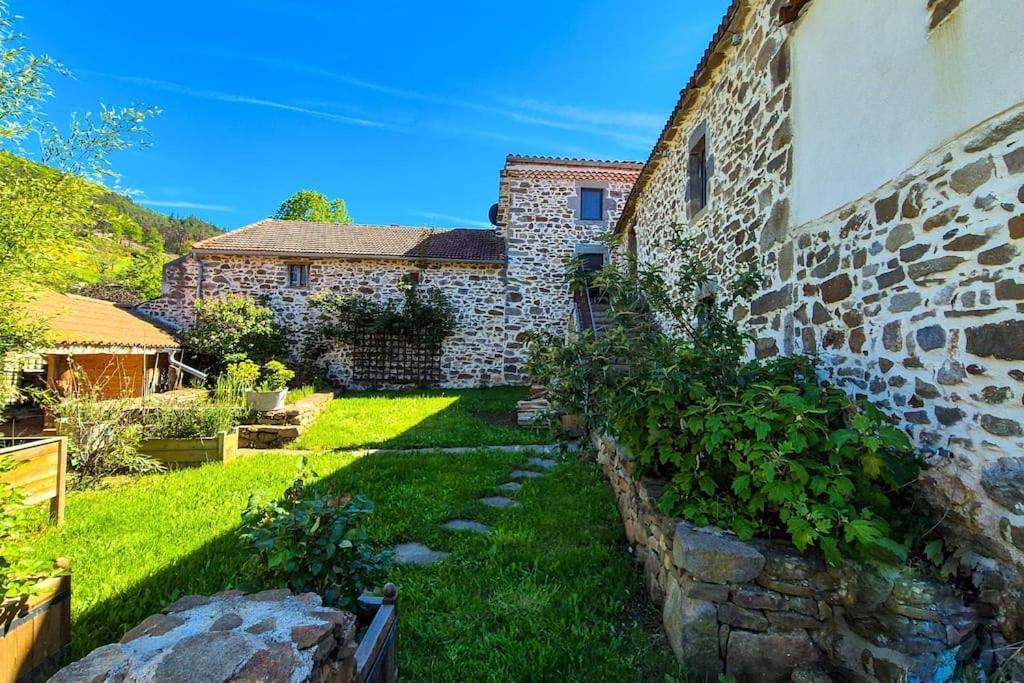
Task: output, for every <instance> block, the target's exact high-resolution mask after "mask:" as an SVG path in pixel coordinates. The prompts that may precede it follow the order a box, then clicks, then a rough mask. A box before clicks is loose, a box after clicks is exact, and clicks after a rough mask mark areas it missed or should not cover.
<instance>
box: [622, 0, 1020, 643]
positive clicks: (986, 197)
mask: <svg viewBox="0 0 1024 683" xmlns="http://www.w3.org/2000/svg"><path fill="white" fill-rule="evenodd" d="M1021 26H1024V4H1022V3H1019V2H1015V1H1014V0H992V1H991V2H977V1H972V0H962V1H961V0H952V1H940V0H900V1H899V2H891V0H858V2H844V1H837V0H810V1H808V0H792V1H789V2H785V1H782V0H735V1H734V2H732V3H731V6H730V7H729V10H728V12H727V15H726V17H725V18H724V20H723V22H722V24H721V26H720V27H719V29H718V31H717V33H716V35H715V37H714V39H713V41H712V44H711V46H710V47H709V48H708V50H707V52H706V53H705V56H704V58H703V60H702V62H701V63H700V65H699V66H698V68H697V70H696V72H695V73H694V74H693V77H692V79H691V80H690V82H689V84H688V85H687V86H686V87H685V88H684V90H683V91H682V93H681V95H680V98H679V102H678V104H677V106H676V108H675V110H674V111H673V112H672V115H671V117H670V119H669V120H668V122H667V124H666V126H665V128H664V130H663V132H662V134H661V136H660V138H659V140H658V142H657V144H656V145H655V147H654V149H653V151H652V153H651V155H650V158H649V160H648V162H647V164H646V166H645V168H644V171H643V173H642V174H641V176H640V178H639V180H638V181H637V183H636V185H635V187H634V188H633V190H632V192H631V194H630V196H629V198H628V200H627V202H626V206H625V208H624V210H623V215H622V217H621V218H620V221H619V223H618V225H617V232H618V235H619V238H620V242H619V244H620V247H619V248H621V249H623V250H626V249H629V250H633V251H635V253H636V255H637V258H638V260H639V261H640V262H641V263H648V264H649V263H660V264H662V265H664V266H666V268H667V269H668V270H669V271H671V268H672V265H673V260H672V256H671V255H670V254H669V252H668V250H667V248H666V245H667V240H666V238H667V235H668V234H669V230H670V229H672V228H671V226H673V225H674V224H675V225H678V226H681V227H682V229H683V230H685V231H686V232H687V234H689V235H691V236H692V237H694V238H695V239H696V241H697V247H696V248H697V249H699V252H700V255H701V256H702V257H703V258H704V259H705V260H707V261H708V262H711V263H714V264H715V266H716V268H717V269H718V270H719V271H720V272H721V273H723V274H724V275H725V276H727V275H729V274H731V273H733V272H735V271H736V270H737V269H740V268H745V267H746V264H747V263H748V262H751V261H753V262H756V263H757V264H758V265H759V266H760V269H761V271H762V272H763V273H764V275H765V278H766V287H765V289H764V290H763V293H762V294H761V295H760V296H758V297H757V298H755V299H754V300H753V301H751V302H749V305H742V306H740V307H738V308H737V309H736V310H735V311H734V317H735V318H736V319H737V320H741V321H743V323H744V324H745V326H746V327H747V329H749V330H751V331H752V332H753V333H754V334H755V335H756V337H757V342H756V346H755V348H754V349H752V353H754V354H756V355H757V356H758V357H761V358H768V357H772V356H775V355H779V354H792V353H807V354H814V355H816V356H818V357H819V358H820V360H821V369H822V371H823V373H824V375H825V378H826V379H828V380H829V381H831V382H833V383H835V384H836V385H838V386H841V387H843V388H845V389H846V390H847V391H848V392H849V393H850V394H851V395H854V396H858V397H866V398H869V399H871V400H872V401H875V402H877V403H879V404H881V405H882V406H884V407H885V408H886V409H887V411H888V412H889V413H891V414H893V415H894V416H896V418H898V419H899V421H900V422H901V424H902V426H903V427H904V428H905V429H906V431H907V432H908V433H909V434H910V435H911V436H912V437H913V439H914V441H915V442H916V445H917V446H918V447H919V448H920V450H921V451H922V452H923V453H924V454H926V456H927V457H928V459H929V461H930V465H931V468H930V469H929V470H928V471H927V476H928V477H929V481H928V486H927V487H926V488H927V491H928V492H929V494H930V495H931V497H932V498H933V500H934V502H935V503H936V504H937V506H938V510H939V511H940V512H941V513H942V514H943V515H944V516H943V522H944V524H945V526H946V527H947V528H948V529H949V531H950V532H952V535H953V540H954V543H956V544H958V545H959V546H960V547H961V549H963V550H965V551H968V552H969V554H968V555H965V557H966V558H967V560H965V564H966V565H967V568H968V569H969V570H977V571H983V572H984V571H987V572H990V575H991V576H993V577H995V578H993V579H992V581H993V582H992V583H991V584H989V588H991V589H992V590H993V591H997V592H995V594H994V595H995V597H996V598H997V599H998V602H1000V604H1001V607H1002V612H1001V614H1000V616H999V624H1000V627H1001V628H1002V629H1003V632H1004V634H1005V635H1006V636H1007V637H1008V638H1011V639H1017V640H1019V639H1020V638H1021V637H1022V636H1024V597H1022V593H1021V592H1020V586H1021V585H1022V580H1021V571H1022V570H1024V401H1022V398H1024V79H1021V78H1020V75H1021V74H1022V73H1024V41H1021V40H1020V30H1019V29H1020V27H1021ZM872 45H874V46H875V47H871V46H872ZM727 279H728V278H727V277H723V281H725V280H727ZM1014 586H1015V587H1016V588H1014ZM1011 642H1012V640H1011Z"/></svg>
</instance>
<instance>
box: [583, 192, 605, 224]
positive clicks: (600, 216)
mask: <svg viewBox="0 0 1024 683" xmlns="http://www.w3.org/2000/svg"><path fill="white" fill-rule="evenodd" d="M580 220H582V221H603V220H604V190H601V189H595V188H589V187H584V188H580Z"/></svg>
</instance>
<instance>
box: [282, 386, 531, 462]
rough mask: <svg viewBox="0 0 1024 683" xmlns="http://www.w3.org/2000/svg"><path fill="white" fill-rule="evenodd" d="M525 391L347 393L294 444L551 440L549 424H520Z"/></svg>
mask: <svg viewBox="0 0 1024 683" xmlns="http://www.w3.org/2000/svg"><path fill="white" fill-rule="evenodd" d="M526 397H527V390H526V388H525V387H494V388H489V389H462V390H458V389H445V390H431V391H391V392H356V393H348V394H345V395H343V396H341V397H339V398H337V399H335V400H334V401H332V402H331V404H330V405H329V406H328V407H327V410H325V411H324V413H323V414H322V415H321V416H320V417H319V418H318V419H317V421H316V422H315V423H314V424H313V425H312V426H311V427H310V428H309V430H307V431H306V432H305V433H304V434H303V435H302V436H301V437H300V438H299V439H298V441H295V442H294V443H293V447H294V448H303V449H309V450H317V451H320V450H346V449H348V450H351V449H358V448H435V447H446V446H501V445H519V444H534V443H544V442H546V441H550V440H551V437H550V435H549V434H548V433H547V431H546V430H543V429H526V428H523V427H517V426H516V424H515V412H516V401H521V400H523V399H525V398H526Z"/></svg>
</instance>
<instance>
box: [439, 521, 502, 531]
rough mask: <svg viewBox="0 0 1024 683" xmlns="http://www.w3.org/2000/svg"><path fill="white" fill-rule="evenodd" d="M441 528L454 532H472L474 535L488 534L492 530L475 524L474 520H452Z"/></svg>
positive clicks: (478, 523) (484, 525)
mask: <svg viewBox="0 0 1024 683" xmlns="http://www.w3.org/2000/svg"><path fill="white" fill-rule="evenodd" d="M441 526H443V527H444V528H445V529H451V530H452V531H472V532H473V533H474V534H486V533H487V532H488V531H490V530H491V527H489V526H487V525H486V524H481V523H480V522H474V521H473V520H472V519H452V520H449V521H447V522H445V523H444V524H442V525H441Z"/></svg>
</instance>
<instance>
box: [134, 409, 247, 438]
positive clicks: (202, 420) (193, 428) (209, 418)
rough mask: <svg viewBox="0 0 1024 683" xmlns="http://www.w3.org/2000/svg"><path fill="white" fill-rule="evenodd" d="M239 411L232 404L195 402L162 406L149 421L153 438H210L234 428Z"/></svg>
mask: <svg viewBox="0 0 1024 683" xmlns="http://www.w3.org/2000/svg"><path fill="white" fill-rule="evenodd" d="M238 413H239V410H238V409H237V408H235V407H234V406H232V405H229V404H218V403H205V402H195V403H187V404H185V405H182V406H161V407H159V408H156V409H154V410H151V411H149V412H148V413H147V414H146V418H145V424H146V428H145V434H146V437H147V438H150V439H208V438H212V437H214V436H217V434H219V433H220V432H226V431H229V430H230V429H232V428H233V427H234V426H235V424H237V422H238V418H239V414H238Z"/></svg>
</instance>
